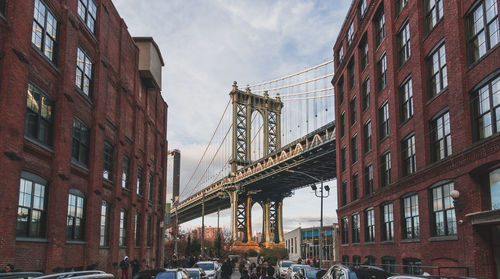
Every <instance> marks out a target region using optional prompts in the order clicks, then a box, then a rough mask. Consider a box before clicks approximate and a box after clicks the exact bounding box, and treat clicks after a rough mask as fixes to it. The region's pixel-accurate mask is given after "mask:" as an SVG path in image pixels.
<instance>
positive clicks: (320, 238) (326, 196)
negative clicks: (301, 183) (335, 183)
mask: <svg viewBox="0 0 500 279" xmlns="http://www.w3.org/2000/svg"><path fill="white" fill-rule="evenodd" d="M286 171H287V172H291V173H298V174H302V175H305V176H307V177H309V178H312V179H314V180H316V181H318V182H319V183H320V187H319V194H318V187H316V184H313V185H311V189H312V190H313V191H314V195H315V196H316V197H318V198H321V217H320V225H319V250H320V252H319V267H320V268H321V266H322V263H323V199H324V198H328V197H329V196H330V187H329V186H328V185H325V186H324V187H323V178H317V177H315V176H312V175H310V174H308V173H305V172H302V171H296V170H291V169H289V168H287V169H286ZM323 189H324V190H325V191H326V195H324V193H323Z"/></svg>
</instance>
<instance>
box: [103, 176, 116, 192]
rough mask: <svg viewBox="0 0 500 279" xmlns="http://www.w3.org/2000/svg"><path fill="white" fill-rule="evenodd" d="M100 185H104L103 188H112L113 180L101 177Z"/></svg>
mask: <svg viewBox="0 0 500 279" xmlns="http://www.w3.org/2000/svg"><path fill="white" fill-rule="evenodd" d="M102 185H103V186H104V187H105V188H108V189H112V188H113V186H114V184H113V181H111V180H108V179H106V178H104V177H103V179H102Z"/></svg>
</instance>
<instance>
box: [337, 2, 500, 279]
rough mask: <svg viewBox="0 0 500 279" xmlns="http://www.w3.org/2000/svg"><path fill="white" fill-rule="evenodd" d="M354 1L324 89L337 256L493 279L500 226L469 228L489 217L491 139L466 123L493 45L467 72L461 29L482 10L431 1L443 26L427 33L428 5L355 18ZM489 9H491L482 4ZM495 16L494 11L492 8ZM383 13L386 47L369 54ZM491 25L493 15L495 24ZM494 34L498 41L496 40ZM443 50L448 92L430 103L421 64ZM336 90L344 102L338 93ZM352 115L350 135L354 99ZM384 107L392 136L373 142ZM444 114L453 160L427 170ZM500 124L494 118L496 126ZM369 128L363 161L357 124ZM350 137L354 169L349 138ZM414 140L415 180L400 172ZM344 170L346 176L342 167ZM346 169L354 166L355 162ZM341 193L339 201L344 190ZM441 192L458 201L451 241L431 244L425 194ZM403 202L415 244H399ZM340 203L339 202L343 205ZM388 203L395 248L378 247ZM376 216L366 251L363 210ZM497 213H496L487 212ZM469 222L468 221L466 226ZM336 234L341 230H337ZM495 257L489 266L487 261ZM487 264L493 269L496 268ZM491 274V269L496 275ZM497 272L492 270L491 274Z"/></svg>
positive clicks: (499, 155)
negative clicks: (408, 86) (410, 213)
mask: <svg viewBox="0 0 500 279" xmlns="http://www.w3.org/2000/svg"><path fill="white" fill-rule="evenodd" d="M361 2H363V1H361V0H356V1H353V4H352V5H351V8H350V10H349V12H348V14H347V16H346V20H345V23H344V26H343V28H342V30H341V32H340V34H339V37H338V39H337V41H336V43H335V46H334V48H333V50H334V59H335V75H334V78H333V80H332V84H333V86H334V87H335V92H336V97H335V98H336V99H335V106H336V107H335V108H336V111H335V116H336V119H337V150H338V151H339V152H337V166H339V167H338V170H337V181H338V185H339V187H338V204H339V209H338V211H337V215H338V219H339V223H341V220H342V218H343V217H348V229H347V232H348V241H347V243H344V244H341V246H340V258H342V257H343V256H344V257H345V259H347V258H348V259H349V262H350V263H352V262H353V256H359V257H361V263H364V262H365V260H366V259H368V258H367V257H368V256H372V257H374V258H375V264H377V265H381V264H382V258H383V257H392V258H393V259H394V260H395V264H396V266H397V267H396V271H397V272H398V273H402V272H403V268H402V267H401V265H403V263H404V262H403V259H405V258H413V259H418V260H420V262H421V265H422V266H429V267H428V268H422V269H421V270H422V271H425V272H428V273H431V274H436V275H437V269H435V268H430V267H431V266H432V267H460V268H455V269H450V268H445V269H441V271H440V272H441V275H443V274H455V275H466V270H467V269H468V271H469V275H470V276H475V277H484V278H498V276H499V275H498V274H500V273H499V272H500V271H499V270H498V265H499V262H500V259H499V258H498V254H499V252H498V250H499V249H500V248H499V247H498V244H495V245H494V243H500V242H496V241H494V238H495V237H497V238H498V235H495V233H494V232H495V228H496V229H497V230H498V224H499V222H500V220H498V219H497V220H496V221H494V222H491V223H490V224H488V225H484V226H478V225H472V217H471V216H470V214H472V213H476V212H483V211H484V212H486V211H488V210H490V209H492V208H491V204H490V203H491V196H490V189H489V187H490V186H489V182H488V181H487V180H488V179H487V178H488V175H489V173H490V172H492V171H493V170H495V169H498V168H499V167H500V147H499V146H500V137H499V133H498V131H499V130H496V133H495V132H494V133H493V135H492V136H489V137H485V138H484V139H481V140H477V139H476V138H475V136H474V132H473V131H474V123H475V122H474V121H475V120H474V119H473V117H472V115H473V113H474V112H473V111H472V110H471V108H472V107H473V105H472V103H473V102H474V98H477V89H478V88H479V87H480V86H481V84H483V83H488V82H492V81H493V80H494V79H495V78H497V77H498V76H499V74H500V71H499V70H500V68H499V66H500V49H499V46H500V44H498V43H497V44H493V45H492V46H491V47H490V48H489V49H488V50H487V51H486V53H485V54H484V55H482V57H481V58H479V59H478V60H477V61H475V62H474V63H470V62H469V60H468V59H469V58H470V54H469V50H468V45H467V43H466V42H467V41H468V39H469V38H470V36H469V35H468V31H467V29H466V26H468V21H467V18H468V17H469V16H470V14H471V11H472V10H473V9H475V8H476V7H478V5H481V4H482V3H484V2H485V1H479V0H476V1H473V0H466V1H437V2H441V3H442V5H443V9H442V14H443V15H442V18H441V19H440V20H438V21H437V23H436V24H435V26H434V27H433V28H432V29H430V30H429V29H426V28H425V26H426V24H425V23H426V16H425V15H426V11H427V10H428V9H427V7H426V6H425V5H426V4H425V3H427V2H434V1H411V0H410V1H407V3H406V6H404V8H403V9H402V10H401V11H398V10H397V7H398V6H397V5H398V4H397V3H400V2H404V1H387V0H386V1H381V0H367V1H366V3H367V9H366V13H365V14H364V16H363V17H361V13H360V9H361V8H360V7H361V5H362V4H361ZM489 2H491V1H489ZM493 2H494V5H496V8H497V10H498V5H499V3H498V1H493ZM381 12H383V14H384V16H385V38H384V39H383V40H382V42H381V43H380V45H378V46H377V42H376V32H377V27H376V26H377V24H376V22H377V19H378V18H379V16H380V14H381ZM495 17H496V19H497V25H498V13H497V15H496V16H495ZM351 22H353V28H354V36H353V40H352V43H351V44H350V45H348V29H349V25H350V23H351ZM406 23H408V24H409V29H410V49H411V55H410V57H409V59H408V60H407V61H406V62H404V63H399V61H400V60H399V59H400V55H399V54H398V50H399V49H400V45H401V44H400V42H399V38H400V36H401V35H400V34H401V33H402V27H403V26H404V24H406ZM497 32H498V31H497ZM363 39H366V41H367V43H368V65H367V67H366V68H365V69H364V70H362V69H361V56H362V49H361V48H360V45H361V44H362V42H363ZM441 44H443V45H444V46H445V53H446V59H445V61H446V67H447V84H448V85H447V86H445V87H444V88H443V89H442V90H441V91H440V92H439V93H438V94H435V95H434V96H431V95H432V94H431V86H430V83H429V80H430V76H431V71H430V68H429V67H428V63H429V62H430V61H431V60H432V54H433V53H434V51H435V50H436V49H437V48H438V47H439V46H440V45H441ZM341 47H343V54H344V56H343V59H342V61H339V55H338V53H339V49H340V48H341ZM384 53H385V55H386V59H387V60H386V61H387V86H386V87H385V88H384V89H382V90H377V88H378V86H377V85H378V84H379V81H378V79H377V77H378V70H377V62H378V61H379V59H380V57H381V56H382V55H383V54H384ZM352 59H354V60H352ZM351 60H352V61H354V62H353V63H354V80H353V81H352V82H353V83H354V85H353V87H352V89H350V86H349V84H350V83H351V81H350V80H349V79H350V75H349V70H348V64H349V63H350V61H351ZM367 78H369V80H370V100H369V107H368V108H367V109H366V110H364V109H363V103H362V99H363V98H362V84H363V82H364V81H365V80H366V79H367ZM408 78H411V81H412V91H413V115H412V116H411V117H409V119H405V120H404V121H403V120H402V117H401V114H402V113H404V111H402V106H401V103H402V101H401V99H402V97H401V94H400V86H401V85H402V84H403V83H404V82H405V80H408ZM342 80H343V86H344V90H343V91H344V94H343V100H342V94H341V93H340V92H342V90H341V89H340V86H341V82H342ZM354 96H355V97H356V100H355V101H354V105H355V117H356V119H355V121H352V122H354V124H352V125H351V123H352V122H351V111H352V107H351V105H350V103H351V100H352V99H353V97H354ZM385 102H387V104H388V105H389V127H390V133H389V135H388V136H387V137H384V138H382V139H381V137H380V133H381V130H380V122H381V121H380V120H381V117H380V116H379V108H380V107H381V106H382V105H383V104H384V103H385ZM344 112H345V114H344V115H345V135H343V136H342V135H341V133H339V132H340V131H341V128H340V126H341V125H342V124H341V123H340V122H341V115H342V113H344ZM442 112H448V113H449V118H450V124H449V126H450V131H451V154H448V156H447V157H445V158H443V159H441V160H433V157H432V147H431V145H432V142H431V137H432V135H433V133H434V132H435V128H434V126H433V125H432V122H433V120H434V119H436V117H439V116H440V115H442ZM499 117H500V116H499ZM368 120H371V128H372V140H371V142H372V143H371V147H372V148H371V151H368V152H365V148H364V146H363V143H364V141H363V140H364V137H365V135H364V133H365V131H364V128H363V126H364V124H365V123H366V122H367V121H368ZM356 134H357V140H356V149H357V160H353V158H351V156H352V155H353V153H352V149H353V146H352V140H351V139H352V137H353V136H354V135H356ZM409 135H414V137H415V150H416V154H415V158H416V171H415V172H413V173H410V174H405V171H404V163H403V154H404V150H403V147H402V146H403V145H402V143H403V141H404V140H405V139H406V138H407V137H408V136H409ZM343 148H346V152H345V154H346V157H345V158H342V154H341V150H342V149H343ZM387 151H389V152H390V157H391V182H390V183H389V184H388V185H387V186H382V181H381V180H382V168H383V167H384V165H382V162H381V156H382V155H383V154H384V153H385V152H387ZM343 160H345V166H346V167H345V170H343V169H342V163H343ZM353 161H354V162H353ZM369 164H372V166H373V192H371V193H370V192H369V191H368V193H367V191H366V189H365V188H366V187H367V182H365V176H366V172H365V167H366V166H367V165H369ZM355 174H358V177H359V182H358V185H359V189H358V190H357V191H358V192H359V198H354V197H353V183H352V177H353V176H354V175H355ZM344 182H345V183H347V188H346V190H347V191H346V193H343V187H342V186H341V185H342V184H343V183H344ZM439 183H453V187H454V189H455V190H458V191H459V192H460V198H459V199H458V204H460V207H458V206H457V207H456V209H454V210H453V211H454V213H455V215H456V222H454V223H455V224H456V233H451V234H450V235H446V236H436V234H435V233H433V232H434V225H433V224H434V220H435V219H434V215H433V210H432V209H433V207H432V202H433V200H432V189H433V187H434V186H436V185H439ZM408 194H416V195H417V197H418V215H419V225H418V226H417V227H418V228H419V230H420V236H419V237H417V238H414V239H405V237H404V236H403V224H402V223H403V221H404V220H403V219H404V212H403V210H404V207H403V198H404V197H406V195H408ZM344 196H345V197H346V198H347V199H346V200H345V201H344ZM387 202H392V204H393V211H394V212H393V218H394V237H393V240H390V241H384V240H383V239H382V234H383V231H382V227H383V216H382V206H383V204H384V203H387ZM370 208H373V209H374V213H375V218H374V220H375V239H374V241H366V239H367V238H365V235H366V234H367V228H366V221H367V220H366V209H370ZM495 212H496V211H495ZM355 213H359V216H360V241H359V243H353V241H352V226H351V225H352V218H351V216H352V215H353V214H355ZM468 215H469V216H468ZM341 232H342V229H341ZM494 253H497V256H496V257H495V256H494ZM495 262H497V263H496V264H495ZM495 265H497V267H496V268H495ZM496 269H497V270H496Z"/></svg>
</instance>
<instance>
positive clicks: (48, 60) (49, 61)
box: [31, 44, 60, 73]
mask: <svg viewBox="0 0 500 279" xmlns="http://www.w3.org/2000/svg"><path fill="white" fill-rule="evenodd" d="M31 48H32V49H33V50H35V52H36V53H38V54H39V55H40V56H41V57H42V59H44V60H45V61H47V63H48V64H49V65H50V66H51V67H52V68H53V69H54V70H55V71H56V72H57V73H60V72H59V69H58V68H57V66H56V64H54V61H52V60H50V59H49V58H48V57H47V56H45V54H43V52H42V51H41V50H40V49H38V48H37V47H35V46H34V45H33V44H31ZM55 54H56V53H54V55H55Z"/></svg>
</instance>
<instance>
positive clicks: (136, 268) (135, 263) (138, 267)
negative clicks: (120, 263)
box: [130, 258, 141, 278]
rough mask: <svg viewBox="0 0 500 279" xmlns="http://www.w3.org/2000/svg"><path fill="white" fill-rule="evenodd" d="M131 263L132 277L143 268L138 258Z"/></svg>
mask: <svg viewBox="0 0 500 279" xmlns="http://www.w3.org/2000/svg"><path fill="white" fill-rule="evenodd" d="M130 265H131V266H132V278H134V276H135V275H136V274H137V273H138V272H139V270H141V263H140V262H139V260H138V259H137V258H135V259H134V260H133V261H132V262H131V263H130Z"/></svg>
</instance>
